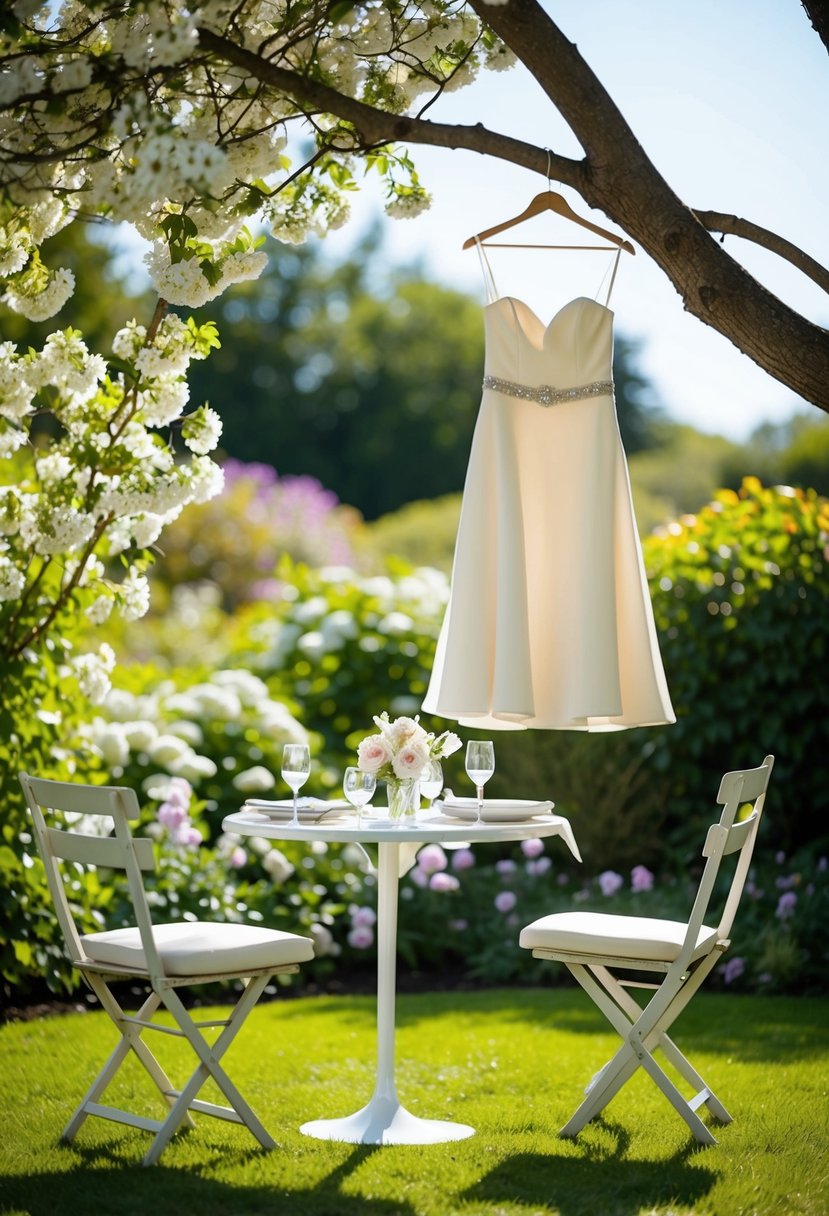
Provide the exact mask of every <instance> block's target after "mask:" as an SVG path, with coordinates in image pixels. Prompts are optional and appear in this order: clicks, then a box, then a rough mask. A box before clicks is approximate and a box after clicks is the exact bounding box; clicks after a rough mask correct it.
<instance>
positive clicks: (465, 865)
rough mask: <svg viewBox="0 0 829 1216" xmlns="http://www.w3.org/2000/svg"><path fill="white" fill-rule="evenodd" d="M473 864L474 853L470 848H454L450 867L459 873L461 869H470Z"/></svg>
mask: <svg viewBox="0 0 829 1216" xmlns="http://www.w3.org/2000/svg"><path fill="white" fill-rule="evenodd" d="M474 864H475V854H474V853H473V852H472V850H471V849H455V851H454V853H453V854H452V869H453V870H457V871H458V873H460V872H461V871H462V870H471V869H472V867H473V866H474Z"/></svg>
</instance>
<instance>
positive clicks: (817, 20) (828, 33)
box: [800, 0, 829, 51]
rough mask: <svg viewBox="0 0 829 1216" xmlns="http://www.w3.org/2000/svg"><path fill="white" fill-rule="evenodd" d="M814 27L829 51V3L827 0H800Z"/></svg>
mask: <svg viewBox="0 0 829 1216" xmlns="http://www.w3.org/2000/svg"><path fill="white" fill-rule="evenodd" d="M800 2H801V4H802V5H803V8H804V9H805V10H806V16H807V17H808V18H809V20H810V21H811V23H812V29H813V30H814V31H815V33H816V34H817V35H818V37H819V38H820V40H821V42H822V43H823V45H824V46H825V47H826V49H827V51H829V4H827V2H826V0H800Z"/></svg>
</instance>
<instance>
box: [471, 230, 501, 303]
mask: <svg viewBox="0 0 829 1216" xmlns="http://www.w3.org/2000/svg"><path fill="white" fill-rule="evenodd" d="M475 248H476V249H477V250H478V260H479V262H480V263H481V274H482V275H483V277H484V286H485V287H486V302H487V304H494V303H495V301H496V300H497V299H498V288H497V287H496V286H495V276H494V275H493V273H492V267H491V266H490V264H489V258H488V257H487V256H486V254H485V253H484V247H483V245H482V244H481V241H480V238H479V237H477V236H476V237H475Z"/></svg>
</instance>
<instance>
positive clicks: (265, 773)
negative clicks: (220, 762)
mask: <svg viewBox="0 0 829 1216" xmlns="http://www.w3.org/2000/svg"><path fill="white" fill-rule="evenodd" d="M232 784H233V787H234V789H237V790H239V792H240V793H242V794H264V793H266V791H267V790H272V789H273V788H274V786H275V785H276V778H275V777H274V775H273V773H272V772H270V771H269V770H268V769H266V768H265V766H264V765H263V764H255V765H254V766H253V768H246V769H245V770H244V771H243V772H241V773H237V774H236V776H235V777H234V778H233V782H232Z"/></svg>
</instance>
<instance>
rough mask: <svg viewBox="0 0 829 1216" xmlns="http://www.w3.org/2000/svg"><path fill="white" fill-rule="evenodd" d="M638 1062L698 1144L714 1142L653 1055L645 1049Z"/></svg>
mask: <svg viewBox="0 0 829 1216" xmlns="http://www.w3.org/2000/svg"><path fill="white" fill-rule="evenodd" d="M639 1063H640V1064H641V1065H642V1067H643V1068H644V1069H645V1071H646V1072H647V1073H648V1075H649V1076H650V1077H651V1079H652V1080H653V1081H655V1082H656V1084H657V1085H658V1086H659V1088H660V1089H661V1090H662V1092H663V1094H664V1095H665V1097H666V1098H667V1099H668V1101H669V1102H670V1103H671V1106H673V1108H674V1110H675V1111H676V1112H677V1114H679V1115H681V1116H682V1118H683V1119H684V1120H685V1122H686V1123H687V1124H688V1126H689V1128H690V1129H691V1134H692V1135H693V1137H694V1139H695V1140H698V1141H699V1143H700V1144H716V1143H717V1140H716V1137H715V1136H713V1135H712V1134H711V1132H710V1131H709V1130H708V1128H707V1127H706V1126H705V1124H704V1123H703V1121H702V1119H700V1117H699V1115H698V1114H697V1113H696V1111H694V1110H692V1109H691V1107H690V1106H689V1104H688V1102H687V1101H686V1099H685V1098H684V1097H683V1096H682V1094H681V1093H680V1092H679V1090H678V1089H677V1087H676V1086H675V1085H674V1083H673V1081H672V1080H671V1079H670V1077H669V1076H668V1075H667V1073H665V1072H664V1071H663V1070H662V1069H661V1068H660V1067H659V1065H658V1064H657V1062H656V1060H654V1058H653V1056H652V1055H651V1054H650V1052H649V1051H647V1049H645V1050H644V1052H643V1055H642V1056H641V1057H640V1060H639Z"/></svg>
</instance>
